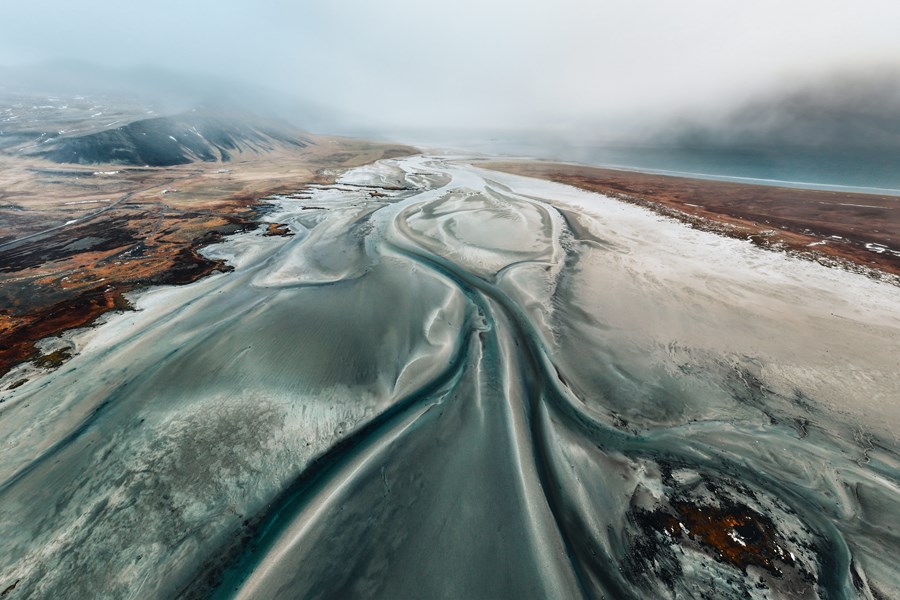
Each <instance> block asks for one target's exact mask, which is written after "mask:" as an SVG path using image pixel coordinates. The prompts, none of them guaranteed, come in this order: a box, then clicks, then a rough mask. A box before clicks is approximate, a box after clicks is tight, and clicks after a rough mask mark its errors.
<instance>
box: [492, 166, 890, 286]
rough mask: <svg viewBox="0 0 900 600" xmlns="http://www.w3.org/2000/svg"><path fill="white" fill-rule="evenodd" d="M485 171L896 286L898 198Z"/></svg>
mask: <svg viewBox="0 0 900 600" xmlns="http://www.w3.org/2000/svg"><path fill="white" fill-rule="evenodd" d="M474 164H475V165H476V166H479V167H483V168H486V169H490V170H494V171H500V172H505V173H511V174H515V175H523V176H526V177H534V178H538V179H544V180H548V181H554V182H557V183H563V184H567V185H571V186H574V187H577V188H580V189H584V190H588V191H592V192H598V193H601V194H604V195H607V196H611V197H613V198H616V199H618V200H621V201H624V202H628V203H631V204H636V205H639V206H643V207H645V208H648V209H650V210H652V211H653V212H655V213H657V214H660V215H663V216H667V217H671V218H675V219H677V220H679V221H681V222H683V223H686V224H687V225H690V226H691V227H695V228H697V229H701V230H704V231H710V232H713V233H718V234H720V235H725V236H728V237H733V238H738V239H748V240H750V241H751V242H752V243H753V244H755V245H757V246H759V247H761V248H766V249H769V250H777V251H783V252H788V253H790V254H792V255H795V256H798V257H801V258H805V259H808V260H813V261H816V262H819V263H821V264H823V265H826V266H829V267H839V268H843V269H846V270H850V271H854V272H859V273H862V274H865V275H868V276H870V277H872V278H875V279H879V280H882V281H885V282H887V283H891V284H893V285H900V217H898V218H894V219H890V218H887V215H890V214H894V213H895V212H896V211H900V198H897V197H893V196H888V195H876V194H869V193H860V192H843V191H840V192H839V191H826V190H815V189H805V188H795V187H780V186H773V185H760V184H751V183H738V182H734V181H724V180H715V179H701V178H689V177H681V176H675V175H661V174H655V173H644V172H640V171H632V170H617V169H610V168H604V167H590V166H583V165H574V164H566V163H555V162H546V161H531V160H528V161H524V160H523V161H510V160H492V159H488V160H485V161H483V162H481V161H479V162H475V163H474Z"/></svg>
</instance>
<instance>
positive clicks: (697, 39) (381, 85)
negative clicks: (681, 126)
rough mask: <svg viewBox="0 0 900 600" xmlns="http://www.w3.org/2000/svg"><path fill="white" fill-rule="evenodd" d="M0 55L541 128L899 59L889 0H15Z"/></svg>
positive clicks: (451, 119) (716, 99)
mask: <svg viewBox="0 0 900 600" xmlns="http://www.w3.org/2000/svg"><path fill="white" fill-rule="evenodd" d="M2 12H3V14H2V18H3V22H4V26H3V36H2V37H0V63H4V64H7V65H16V64H23V63H30V62H35V61H45V60H54V59H76V60H85V61H89V62H93V63H98V64H101V65H105V66H115V67H131V66H155V67H161V68H165V69H175V70H179V71H189V72H198V73H204V74H207V75H212V76H217V77H226V78H230V79H233V80H235V81H242V82H245V83H249V84H251V85H264V86H266V87H267V88H269V89H272V90H276V91H278V92H282V93H284V95H285V96H299V97H303V98H306V99H307V100H310V101H313V102H317V103H320V104H323V105H327V106H330V107H333V108H335V109H337V110H339V111H342V112H345V113H347V114H352V115H355V116H356V118H358V119H359V120H360V122H364V123H366V124H371V125H372V126H373V127H383V128H392V127H420V126H421V127H434V126H438V125H447V126H450V127H457V126H475V127H480V126H487V125H491V126H497V127H535V126H537V127H541V126H556V125H572V124H578V123H582V122H603V121H606V122H611V123H614V122H616V120H618V119H625V120H627V119H629V118H637V119H640V118H650V117H652V116H657V115H663V114H666V113H667V112H670V111H678V110H682V109H683V108H685V107H695V108H696V107H700V108H701V109H702V108H703V107H705V106H711V105H721V104H727V103H733V102H736V101H739V100H740V99H741V98H743V97H747V96H748V95H750V94H752V93H754V92H755V91H757V90H761V89H766V88H771V87H773V86H778V85H782V84H783V83H784V82H786V81H787V82H793V81H797V80H798V79H803V78H814V77H816V76H817V75H819V74H822V73H826V72H829V71H833V70H839V69H845V70H857V69H864V68H870V67H872V66H879V65H884V64H886V63H890V62H891V61H897V60H900V34H898V24H900V2H897V1H896V0H853V1H837V0H753V1H750V2H729V1H727V0H683V1H677V0H618V1H612V0H530V1H529V0H443V1H440V2H435V1H431V2H429V1H427V0H418V1H415V0H379V1H373V0H154V1H153V2H130V1H127V0H117V1H112V0H78V1H77V2H75V1H72V0H29V1H28V2H12V1H9V2H5V3H4V7H3V11H2Z"/></svg>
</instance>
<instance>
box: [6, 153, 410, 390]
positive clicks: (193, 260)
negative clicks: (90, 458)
mask: <svg viewBox="0 0 900 600" xmlns="http://www.w3.org/2000/svg"><path fill="white" fill-rule="evenodd" d="M315 139H316V141H317V143H316V144H315V145H313V146H311V147H310V149H304V150H302V151H298V152H273V153H269V154H262V155H258V156H243V157H239V158H237V160H235V161H233V162H229V163H219V164H218V165H212V168H211V167H210V165H206V164H197V163H192V164H190V165H184V166H179V167H173V168H165V169H136V168H123V167H121V166H119V167H116V166H115V165H113V166H109V165H106V166H104V165H100V166H97V165H91V166H90V167H78V166H72V167H71V168H69V169H68V171H66V172H71V173H73V174H77V175H74V176H73V177H72V179H73V180H79V185H78V186H75V185H69V186H68V187H63V188H62V191H61V193H60V195H59V197H58V198H56V199H55V200H56V204H57V205H58V206H57V205H51V206H37V205H34V206H27V205H26V206H27V210H26V211H22V215H21V216H17V219H16V220H15V221H11V222H9V223H7V224H5V226H4V227H2V228H0V237H2V240H3V247H2V248H0V299H2V300H3V308H2V309H0V381H3V384H2V386H0V391H9V390H13V389H15V388H17V387H19V386H21V385H23V384H24V383H26V382H27V380H28V378H27V377H26V376H23V377H18V376H15V377H13V378H10V377H7V375H9V374H10V373H12V372H13V371H15V370H16V367H17V366H19V365H22V364H23V363H32V364H33V365H34V366H35V367H37V368H39V369H54V368H56V367H58V366H59V365H61V364H62V363H64V362H65V361H66V360H68V359H69V358H71V354H70V353H69V352H68V351H67V350H65V349H54V350H52V351H44V350H42V349H41V344H40V342H41V340H46V339H47V338H52V337H54V336H59V335H60V334H63V333H64V332H67V331H70V330H73V329H77V328H81V327H90V326H92V325H93V324H95V323H96V321H97V319H99V318H100V317H101V316H103V315H104V314H106V313H108V312H110V311H121V310H131V308H132V307H131V305H130V304H129V302H128V300H127V298H126V294H127V293H129V292H132V291H136V290H139V289H145V288H148V287H152V286H160V285H183V284H187V283H192V282H194V281H197V280H199V279H202V278H204V277H206V276H208V275H210V274H211V273H214V272H227V271H229V270H231V267H230V266H229V265H228V264H227V263H226V261H224V260H218V259H211V258H207V257H206V256H204V255H203V254H202V253H201V252H200V251H201V250H202V249H203V248H205V247H207V246H209V245H210V244H214V243H217V242H220V241H221V240H222V239H223V238H224V237H225V236H228V235H231V234H234V233H238V232H241V231H246V230H248V229H251V228H255V227H258V226H267V227H269V228H270V231H272V230H273V229H274V230H275V231H278V228H277V224H269V223H267V222H266V221H265V209H266V204H265V201H264V198H265V197H267V196H270V195H272V194H278V193H286V192H292V191H295V190H296V189H298V188H301V187H303V186H305V185H309V184H313V183H317V184H329V183H333V182H334V181H335V180H336V179H337V177H339V175H340V173H342V172H343V171H345V170H346V169H349V168H353V167H356V166H360V165H364V164H370V163H372V162H375V161H377V160H380V159H382V158H390V157H394V156H402V155H408V154H412V153H415V152H416V151H417V150H416V149H414V148H412V147H408V146H402V145H391V144H378V143H370V142H365V141H362V140H351V139H346V138H331V137H317V138H315ZM14 166H15V167H16V169H17V170H18V171H19V173H21V174H19V175H18V179H17V181H16V183H17V184H20V182H22V181H25V182H27V184H28V186H27V187H26V186H20V189H21V188H23V187H24V191H20V192H19V194H20V198H27V197H29V196H31V197H33V196H36V195H37V194H38V193H46V194H49V193H50V192H49V190H47V189H46V185H45V184H46V182H43V181H41V180H40V175H39V174H40V173H41V171H40V169H42V168H45V166H44V165H37V166H36V165H33V164H31V163H20V164H14ZM115 169H119V170H115ZM58 172H61V171H59V170H58ZM32 173H35V175H32ZM84 173H87V174H88V175H90V174H94V175H97V174H98V173H100V174H103V175H104V176H103V177H102V180H101V181H102V183H101V185H103V186H104V189H102V190H98V189H97V186H95V187H94V188H91V189H89V190H86V189H85V186H84V184H83V183H81V180H84V179H85V175H84ZM106 173H115V174H116V178H115V179H116V180H115V181H108V180H109V179H110V177H109V176H106ZM64 181H65V180H64ZM53 183H57V181H54V182H53ZM65 183H67V184H68V183H69V182H68V181H65ZM10 187H13V189H15V188H14V186H10ZM55 189H56V188H54V191H55ZM111 189H113V190H115V191H116V192H119V193H122V192H124V195H123V196H122V197H121V199H120V202H121V203H120V202H117V203H116V206H110V208H109V210H105V211H98V213H97V215H96V217H94V216H93V215H90V216H89V217H88V218H78V216H76V218H74V219H73V218H72V216H75V215H71V213H70V212H68V211H70V210H72V209H73V208H74V207H77V206H78V205H81V204H86V205H88V206H95V205H96V203H98V202H101V200H96V199H95V196H96V195H97V193H98V191H102V192H107V193H109V191H110V190H111ZM14 198H15V197H14ZM83 198H89V199H88V200H84V199H83ZM15 199H18V198H15ZM64 200H65V201H64ZM88 203H90V204H88ZM23 204H24V202H23ZM63 205H65V206H63ZM54 220H56V221H59V222H61V223H62V225H60V226H57V227H52V228H50V229H48V230H46V233H41V232H40V231H38V232H37V233H32V232H31V231H32V230H34V229H35V228H36V224H42V223H46V222H48V221H49V222H51V223H52V222H54ZM271 225H276V227H275V228H272V227H271ZM16 231H24V232H26V233H27V235H24V236H21V237H18V238H17V239H13V235H12V232H16ZM270 235H280V234H279V233H274V234H270ZM82 246H83V247H82ZM53 346H54V344H50V347H51V348H52V347H53ZM4 380H5V381H4ZM0 402H2V400H0Z"/></svg>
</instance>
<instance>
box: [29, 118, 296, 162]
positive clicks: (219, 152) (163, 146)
mask: <svg viewBox="0 0 900 600" xmlns="http://www.w3.org/2000/svg"><path fill="white" fill-rule="evenodd" d="M311 143H312V142H311V141H310V140H309V139H308V138H305V137H303V136H302V135H300V134H297V133H295V132H294V131H292V129H291V128H290V126H288V125H284V126H283V127H279V126H277V125H273V124H271V123H261V122H257V121H254V120H251V119H248V118H244V117H239V118H235V117H229V116H221V115H208V114H204V113H201V112H189V113H185V114H182V115H176V116H171V117H157V118H152V119H144V120H140V121H134V122H132V123H129V124H127V125H123V126H121V127H116V128H115V129H108V130H105V131H99V132H96V133H90V134H86V135H80V136H73V137H60V138H58V139H57V140H55V141H54V142H52V146H51V147H50V149H49V150H43V149H42V151H41V152H39V153H37V154H38V155H39V156H42V157H44V158H47V159H49V160H52V161H54V162H58V163H78V164H106V163H112V164H124V165H135V166H143V165H150V166H155V167H165V166H171V165H182V164H187V163H190V162H194V161H207V162H215V161H228V160H230V159H231V157H232V155H233V154H238V153H241V152H257V153H258V152H267V151H271V150H274V149H276V148H277V147H284V146H296V147H301V148H302V147H306V146H308V145H309V144H311Z"/></svg>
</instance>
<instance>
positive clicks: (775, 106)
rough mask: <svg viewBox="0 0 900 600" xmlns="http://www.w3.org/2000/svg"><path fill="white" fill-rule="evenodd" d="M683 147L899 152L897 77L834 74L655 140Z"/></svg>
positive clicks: (693, 120)
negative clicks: (798, 148)
mask: <svg viewBox="0 0 900 600" xmlns="http://www.w3.org/2000/svg"><path fill="white" fill-rule="evenodd" d="M655 141H662V142H665V143H671V144H674V145H678V146H684V147H734V146H740V147H761V146H762V147H766V146H767V147H785V146H787V147H807V148H826V149H846V150H850V149H861V148H865V149H872V150H895V151H896V150H900V71H898V70H895V69H883V70H878V71H871V72H866V73H852V74H851V73H844V74H833V75H831V76H829V77H827V78H821V79H818V80H815V81H808V82H801V83H796V84H794V85H791V86H788V87H785V88H783V89H780V90H772V91H769V92H768V93H765V94H760V95H758V96H757V97H755V98H753V99H752V100H750V101H748V102H745V103H743V104H741V105H739V106H737V107H736V108H734V109H732V110H730V111H726V112H725V113H724V115H723V116H720V117H709V116H704V117H703V118H700V117H696V116H694V117H687V118H685V119H683V120H682V121H681V122H679V123H677V124H675V125H673V126H671V127H669V128H667V129H664V130H663V131H661V132H657V135H656V140H655Z"/></svg>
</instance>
